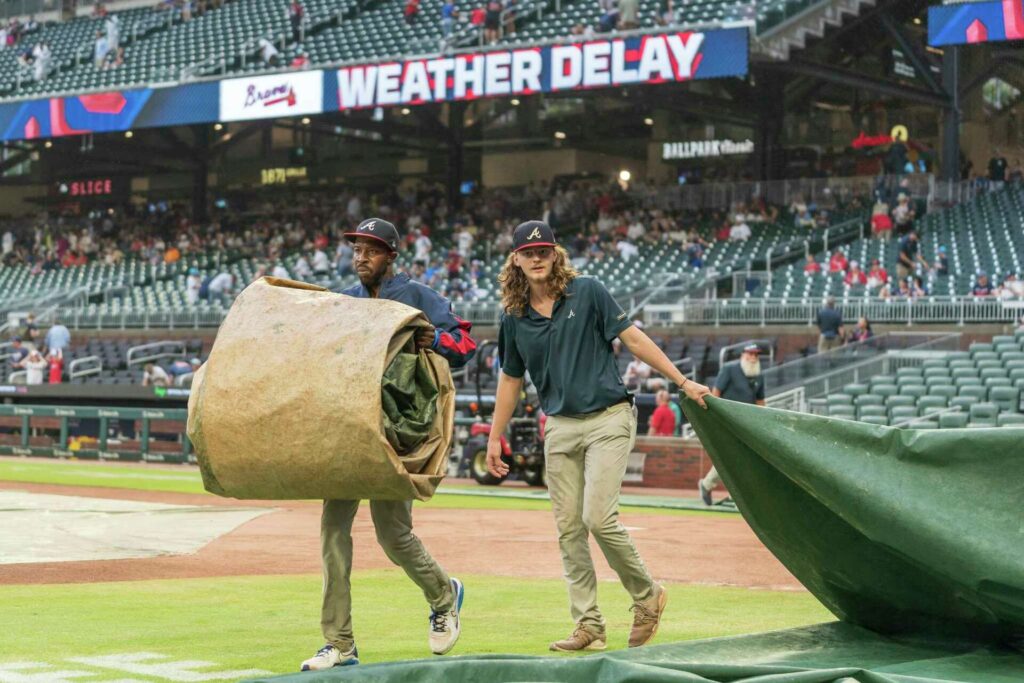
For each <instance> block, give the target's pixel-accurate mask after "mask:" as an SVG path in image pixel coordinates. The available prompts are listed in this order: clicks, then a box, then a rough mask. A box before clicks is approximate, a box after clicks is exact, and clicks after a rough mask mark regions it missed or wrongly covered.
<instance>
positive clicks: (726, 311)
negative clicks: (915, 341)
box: [644, 296, 1024, 327]
mask: <svg viewBox="0 0 1024 683" xmlns="http://www.w3.org/2000/svg"><path fill="white" fill-rule="evenodd" d="M822 304H823V301H820V300H808V299H801V300H793V299H758V298H749V299H716V300H710V301H701V300H690V301H681V302H679V303H676V304H652V305H648V306H647V307H646V309H645V310H644V322H645V323H647V324H649V325H684V324H685V325H714V326H716V327H717V326H721V325H761V326H764V325H769V324H770V325H793V324H804V325H808V326H813V325H814V324H815V320H816V318H817V314H818V311H819V310H820V309H821V307H822ZM839 308H840V309H841V310H842V313H843V317H844V318H845V319H846V320H848V321H852V320H856V319H858V318H867V319H868V320H870V321H871V322H872V323H887V324H905V325H908V326H910V325H913V324H915V323H917V324H923V323H955V324H957V325H961V326H963V325H965V324H967V323H1014V322H1016V321H1017V320H1018V318H1019V317H1020V315H1021V314H1022V313H1024V301H1019V300H1004V299H997V298H995V297H972V296H964V297H955V296H954V297H949V296H929V297H921V298H917V299H879V298H865V299H854V300H849V301H844V302H842V303H841V305H840V306H839Z"/></svg>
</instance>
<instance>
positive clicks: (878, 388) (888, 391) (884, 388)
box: [871, 384, 900, 397]
mask: <svg viewBox="0 0 1024 683" xmlns="http://www.w3.org/2000/svg"><path fill="white" fill-rule="evenodd" d="M871 393H872V394H876V395H878V396H882V397H889V396H895V395H896V394H898V393H900V388H899V387H897V386H896V385H895V384H879V385H874V384H873V385H871Z"/></svg>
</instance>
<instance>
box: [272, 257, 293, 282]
mask: <svg viewBox="0 0 1024 683" xmlns="http://www.w3.org/2000/svg"><path fill="white" fill-rule="evenodd" d="M270 274H271V275H272V276H274V277H276V278H280V279H282V280H291V279H292V276H291V275H290V274H289V273H288V269H287V268H285V267H284V264H283V263H281V262H280V261H278V262H277V263H276V264H274V270H273V271H271V273H270Z"/></svg>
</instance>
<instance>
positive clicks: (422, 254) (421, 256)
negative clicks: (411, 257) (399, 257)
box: [415, 230, 434, 262]
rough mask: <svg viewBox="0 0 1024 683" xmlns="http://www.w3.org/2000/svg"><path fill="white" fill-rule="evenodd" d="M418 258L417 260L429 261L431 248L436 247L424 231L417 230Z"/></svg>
mask: <svg viewBox="0 0 1024 683" xmlns="http://www.w3.org/2000/svg"><path fill="white" fill-rule="evenodd" d="M415 244H416V258H415V260H417V261H423V262H427V261H429V260H430V250H431V249H433V248H434V245H433V243H432V242H431V241H430V238H429V237H427V236H426V235H424V234H423V232H422V231H420V230H417V231H416V243H415Z"/></svg>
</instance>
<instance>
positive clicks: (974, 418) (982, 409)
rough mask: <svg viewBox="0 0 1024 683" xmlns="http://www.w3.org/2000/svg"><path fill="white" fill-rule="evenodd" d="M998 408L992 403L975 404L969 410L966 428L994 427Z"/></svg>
mask: <svg viewBox="0 0 1024 683" xmlns="http://www.w3.org/2000/svg"><path fill="white" fill-rule="evenodd" d="M998 415H999V407H998V406H997V405H995V404H994V403H976V404H974V405H973V406H971V408H970V413H969V421H968V424H967V426H968V427H995V426H997V425H996V418H997V417H998Z"/></svg>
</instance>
